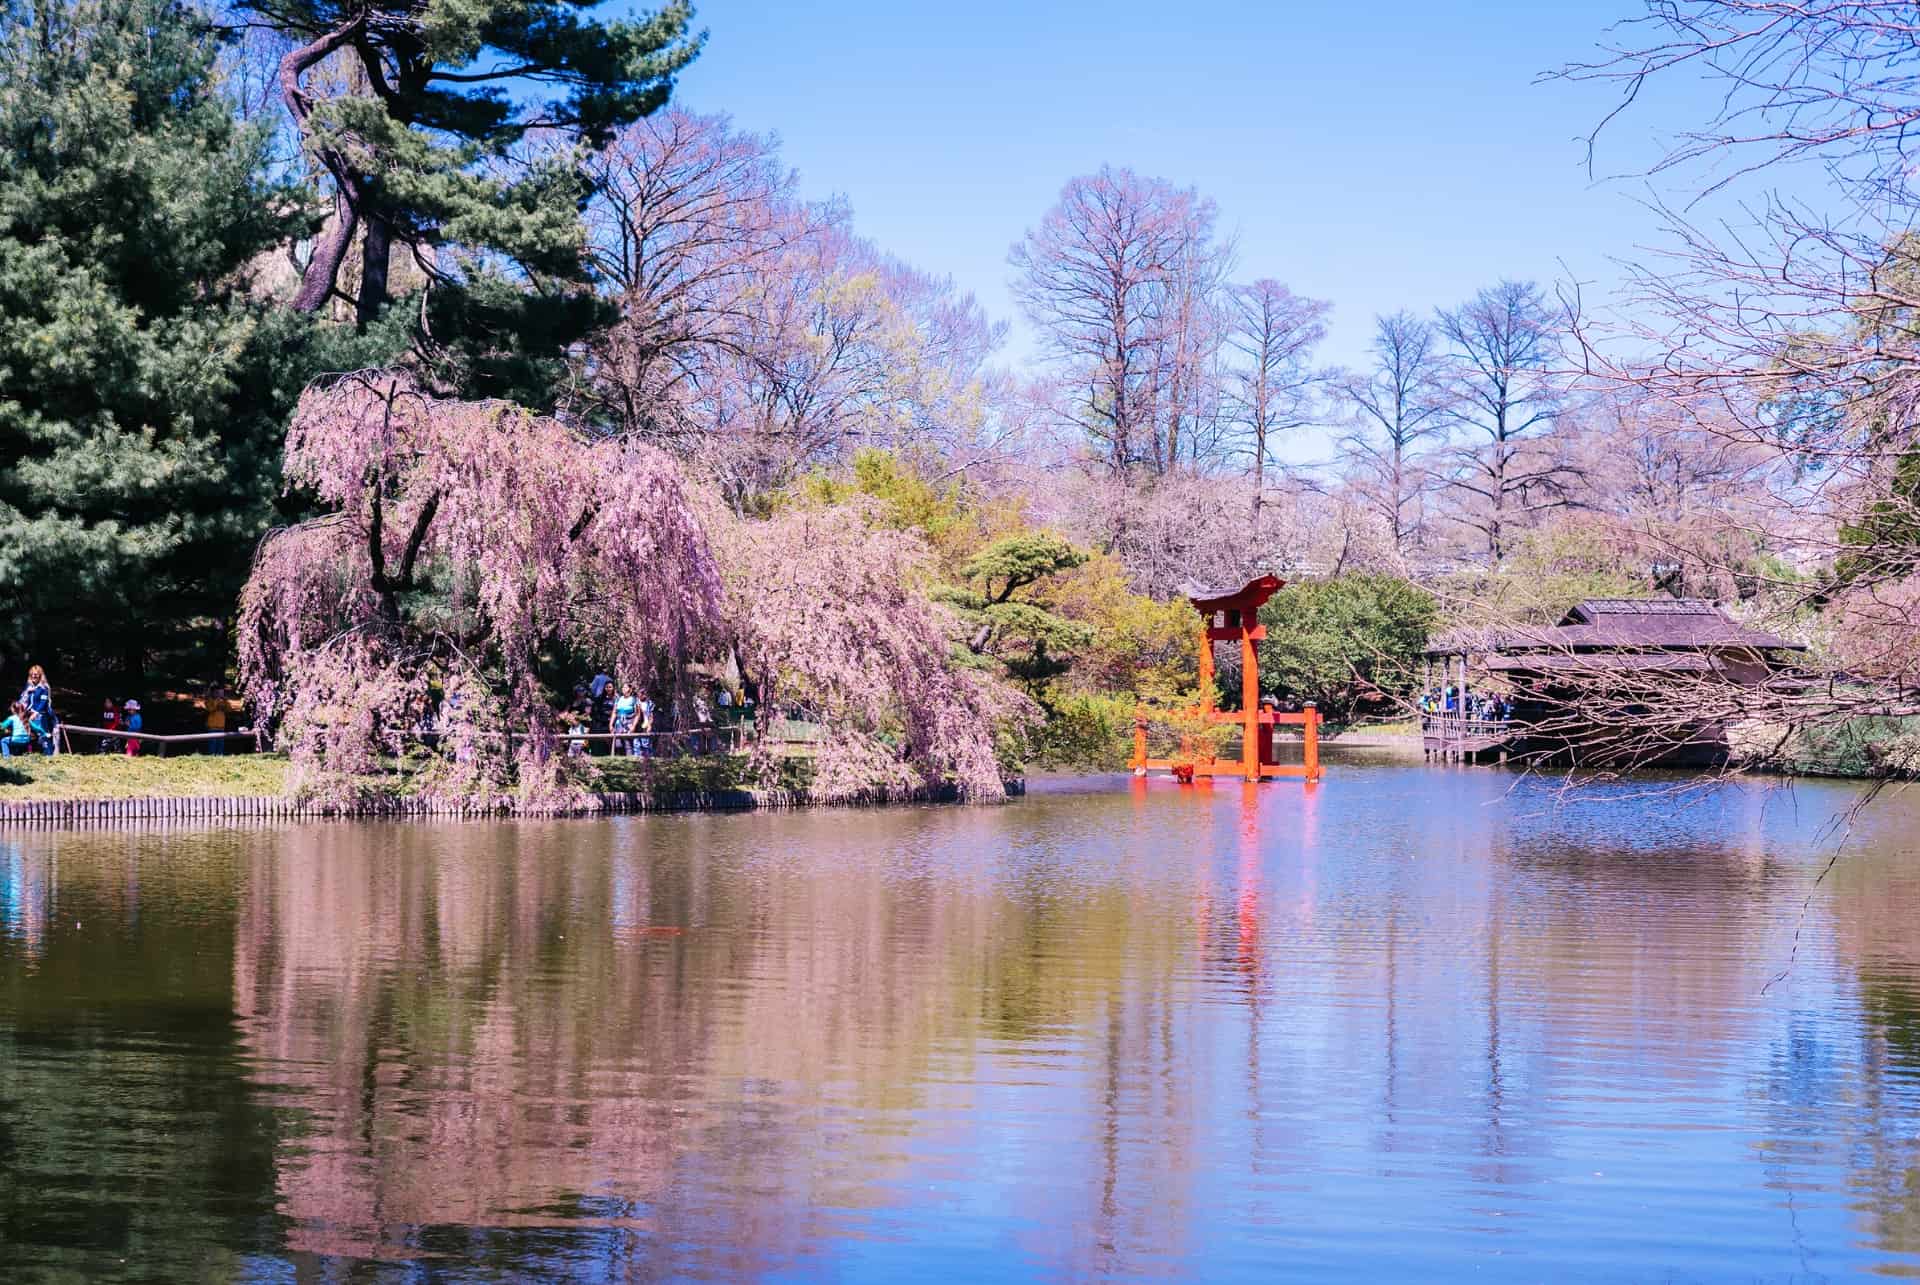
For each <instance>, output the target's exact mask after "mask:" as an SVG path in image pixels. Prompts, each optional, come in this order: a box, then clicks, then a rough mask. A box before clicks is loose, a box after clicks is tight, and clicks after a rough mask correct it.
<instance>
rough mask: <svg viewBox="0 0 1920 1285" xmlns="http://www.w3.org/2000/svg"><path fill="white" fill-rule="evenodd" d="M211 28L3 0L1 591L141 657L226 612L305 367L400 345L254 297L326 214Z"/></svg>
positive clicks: (79, 636) (81, 6)
mask: <svg viewBox="0 0 1920 1285" xmlns="http://www.w3.org/2000/svg"><path fill="white" fill-rule="evenodd" d="M213 43H214V42H213V41H212V40H211V39H210V38H209V32H208V30H207V28H206V26H205V25H204V24H203V23H202V22H200V21H199V20H197V19H195V18H192V17H191V16H190V15H188V14H187V12H186V11H184V10H182V9H180V8H178V7H177V6H174V5H171V4H168V3H166V2H165V0H66V2H65V3H54V4H50V5H43V6H36V7H35V8H33V9H32V10H31V11H27V10H20V9H9V10H6V11H4V12H0V66H4V75H0V610H4V611H5V612H6V614H7V616H8V618H9V620H10V621H11V622H12V624H13V626H14V628H13V629H12V630H11V631H10V634H11V638H12V640H13V641H15V642H17V643H18V644H20V645H22V646H24V647H25V648H27V649H29V650H31V651H32V652H33V653H34V654H35V655H36V656H37V657H48V658H54V659H59V658H70V659H73V660H78V661H80V662H82V663H86V664H89V665H93V664H98V663H100V662H101V661H102V660H104V661H106V662H108V663H110V664H114V665H115V666H116V667H122V668H128V669H132V670H134V671H136V672H137V671H138V670H139V669H140V668H141V667H142V665H143V663H144V661H145V658H146V656H147V655H148V654H150V653H152V652H153V651H155V650H163V649H167V648H170V647H174V646H177V645H181V644H182V643H183V642H184V641H186V640H185V639H184V638H183V637H182V633H181V631H182V629H183V628H184V627H186V626H188V625H190V624H191V623H192V622H193V621H194V620H195V619H196V618H206V617H218V616H224V615H226V614H228V613H229V612H230V611H231V609H232V604H233V601H234V598H235V596H236V594H237V590H238V587H239V585H240V583H241V581H242V580H243V579H244V577H245V572H246V564H247V560H248V558H249V557H250V556H251V553H252V548H253V543H254V540H255V538H256V537H257V536H258V534H259V533H260V531H261V530H263V529H264V527H265V525H266V524H267V522H268V520H269V518H270V517H271V515H272V505H273V503H274V498H275V495H276V492H277V485H276V482H275V479H276V478H277V474H278V462H279V434H280V432H281V429H282V426H283V425H284V423H285V419H286V415H287V412H288V411H289V409H290V408H291V406H292V403H293V400H294V398H295V396H297V393H298V390H299V387H300V385H301V384H303V383H304V382H305V381H306V379H307V378H308V377H309V375H310V374H311V373H312V372H313V370H314V368H315V363H316V362H323V361H332V360H339V359H342V358H347V359H358V358H359V357H361V356H364V355H367V354H369V353H375V352H378V351H379V350H380V349H381V348H382V345H383V343H385V342H386V340H385V337H384V336H383V335H382V334H381V333H380V332H378V331H376V332H374V333H372V334H369V335H366V336H350V337H349V340H350V342H348V343H347V344H345V345H341V344H336V343H335V342H334V339H333V336H331V335H329V334H327V333H326V332H325V331H324V330H323V329H322V328H320V327H318V326H317V325H316V324H315V323H314V322H312V321H310V320H308V319H305V318H298V317H293V316H290V315H288V314H286V313H284V312H280V311H277V310H275V309H272V308H270V307H268V306H266V305H264V304H262V303H259V302H257V301H255V300H252V299H250V298H249V297H248V296H247V293H246V289H245V287H246V284H247V270H248V268H249V266H250V265H251V264H252V263H253V262H254V261H255V260H256V258H257V257H258V256H260V255H262V254H263V253H264V252H265V251H267V250H268V249H269V247H271V246H273V245H275V244H276V243H279V242H282V241H284V240H287V239H289V238H291V237H293V236H295V235H297V234H300V233H302V232H304V231H305V227H306V225H305V222H304V219H303V218H302V217H301V216H300V215H299V213H298V212H299V211H300V210H301V209H302V203H301V202H300V201H299V200H298V199H297V197H296V196H295V195H294V194H293V193H292V192H290V191H289V190H288V189H286V188H284V187H281V186H279V185H276V184H273V183H271V182H269V181H268V180H267V179H266V178H265V177H264V176H265V175H266V173H267V172H268V170H267V161H268V153H267V138H266V136H265V134H264V133H263V132H261V131H258V130H250V129H245V128H242V127H240V126H239V125H237V124H236V122H235V120H234V116H233V112H232V109H231V105H230V104H229V103H228V102H227V101H226V100H225V99H224V98H223V97H221V96H220V95H219V94H218V93H217V92H216V91H215V89H214V87H213V84H212V74H213V48H212V46H213ZM223 665H224V657H221V658H219V659H218V660H216V661H214V662H213V664H212V666H211V667H212V668H214V669H216V670H217V669H218V668H219V667H221V666H223Z"/></svg>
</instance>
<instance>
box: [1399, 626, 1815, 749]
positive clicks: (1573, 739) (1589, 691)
mask: <svg viewBox="0 0 1920 1285" xmlns="http://www.w3.org/2000/svg"><path fill="white" fill-rule="evenodd" d="M1804 650H1805V648H1804V647H1802V646H1801V645H1800V644H1798V643H1794V642H1789V641H1788V640H1787V639H1785V638H1781V637H1779V636H1778V635H1775V634H1771V633H1768V632H1766V631H1764V630H1760V629H1754V628H1751V627H1749V626H1747V625H1743V624H1741V623H1740V622H1738V621H1736V620H1734V619H1733V618H1732V617H1730V616H1729V615H1727V613H1726V612H1724V611H1722V610H1721V609H1720V607H1719V606H1718V605H1716V604H1715V603H1713V602H1711V601H1709V600H1707V599H1704V598H1651V599H1640V598H1590V599H1588V600H1586V601H1585V602H1582V603H1580V604H1579V605H1577V606H1575V607H1574V608H1573V609H1572V610H1571V611H1569V612H1568V613H1567V614H1566V615H1565V616H1564V617H1562V618H1561V620H1560V622H1559V623H1558V624H1556V625H1552V626H1548V627H1544V628H1536V629H1516V630H1510V631H1505V632H1502V633H1498V634H1493V635H1488V636H1482V637H1472V636H1467V635H1454V636H1450V637H1445V638H1441V639H1437V640H1435V641H1434V643H1433V644H1432V645H1431V646H1429V647H1428V648H1427V650H1426V656H1425V662H1426V684H1425V688H1424V690H1426V691H1427V692H1430V693H1437V694H1438V695H1439V697H1440V702H1441V707H1440V708H1435V709H1427V710H1423V711H1422V714H1421V739H1422V744H1423V746H1424V748H1425V749H1426V752H1427V753H1428V755H1429V756H1438V757H1443V758H1461V759H1469V760H1471V759H1476V758H1479V757H1482V756H1484V755H1487V754H1489V753H1495V754H1498V755H1499V756H1500V757H1502V758H1504V757H1506V756H1507V755H1508V754H1509V753H1514V752H1520V753H1525V754H1527V755H1529V756H1530V757H1531V756H1546V755H1557V756H1562V757H1568V758H1571V759H1573V760H1575V761H1580V760H1581V759H1582V758H1583V751H1586V750H1588V749H1591V748H1593V747H1594V746H1596V745H1597V744H1598V743H1599V738H1592V739H1589V738H1584V737H1583V736H1582V734H1581V729H1580V725H1579V724H1580V719H1579V715H1578V711H1579V710H1580V709H1581V707H1582V706H1581V703H1582V702H1583V701H1589V700H1593V699H1605V700H1608V701H1610V702H1614V703H1616V704H1629V705H1630V704H1633V703H1634V701H1635V697H1636V696H1644V697H1649V698H1653V697H1658V696H1659V695H1661V694H1662V693H1663V692H1670V691H1671V690H1672V688H1673V687H1674V686H1676V685H1678V684H1679V683H1680V682H1685V681H1699V680H1700V679H1703V678H1704V679H1711V680H1716V681H1724V682H1729V683H1736V684H1740V685H1754V684H1758V683H1763V682H1769V681H1776V680H1778V679H1779V677H1780V675H1781V674H1782V672H1783V668H1784V661H1785V657H1786V656H1787V654H1788V653H1791V652H1797V651H1804ZM1436 669H1437V672H1438V682H1437V683H1436V682H1435V674H1436ZM1495 693H1497V694H1498V696H1499V699H1500V702H1501V707H1502V709H1503V710H1504V711H1505V716H1504V717H1488V716H1487V714H1486V712H1485V708H1484V702H1476V701H1475V699H1474V697H1475V695H1476V694H1479V695H1482V696H1487V695H1493V694H1495ZM1680 731H1681V734H1680V735H1677V736H1675V737H1674V738H1673V741H1672V743H1671V744H1670V745H1667V746H1664V747H1662V750H1661V752H1660V753H1659V754H1658V755H1649V756H1647V757H1646V759H1645V761H1644V762H1641V763H1640V764H1638V765H1639V766H1653V765H1655V764H1659V765H1665V766H1695V765H1700V764H1705V763H1711V762H1715V761H1720V760H1724V758H1725V757H1726V752H1727V744H1726V736H1725V729H1724V728H1722V727H1719V726H1716V725H1711V724H1707V723H1701V724H1698V725H1695V726H1692V727H1688V728H1684V729H1680ZM1642 748H1643V749H1644V747H1642Z"/></svg>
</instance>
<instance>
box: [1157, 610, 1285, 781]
mask: <svg viewBox="0 0 1920 1285" xmlns="http://www.w3.org/2000/svg"><path fill="white" fill-rule="evenodd" d="M1283 583H1284V582H1283V581H1282V580H1280V579H1279V577H1277V576H1260V577H1258V578H1256V579H1253V580H1249V581H1248V582H1247V583H1246V584H1245V585H1244V586H1242V587H1241V588H1239V589H1236V590H1234V591H1232V592H1230V593H1195V594H1192V595H1190V596H1189V597H1188V599H1187V601H1188V602H1191V603H1192V604H1193V607H1194V610H1195V611H1198V612H1199V613H1200V640H1199V641H1200V656H1199V661H1200V664H1199V672H1200V713H1201V714H1203V715H1204V716H1205V717H1206V718H1207V719H1208V720H1209V721H1211V722H1221V723H1238V724H1240V763H1239V765H1238V772H1237V774H1238V775H1241V776H1244V777H1245V778H1246V779H1247V780H1249V781H1258V780H1261V779H1263V778H1266V777H1273V776H1298V777H1304V778H1305V779H1307V780H1309V781H1317V780H1319V779H1320V711H1319V710H1317V709H1315V708H1314V707H1313V706H1312V705H1308V706H1307V707H1306V709H1305V710H1304V711H1302V712H1301V713H1298V714H1281V713H1276V712H1274V711H1270V710H1263V709H1261V708H1260V656H1259V652H1258V649H1257V648H1256V646H1255V644H1256V643H1258V642H1259V641H1260V640H1261V639H1263V638H1265V637H1266V636H1267V629H1266V626H1265V625H1262V624H1261V623H1260V608H1261V607H1262V606H1263V605H1265V603H1266V601H1267V599H1269V598H1271V597H1272V596H1273V595H1274V594H1275V593H1276V592H1277V591H1278V590H1279V589H1280V587H1281V585H1282V584H1283ZM1216 642H1237V643H1239V644H1240V709H1239V710H1238V711H1237V712H1225V713H1223V712H1221V711H1220V710H1218V709H1216V708H1215V705H1214V690H1213V684H1214V665H1213V644H1215V643H1216ZM1280 723H1286V724H1297V725H1299V727H1300V728H1301V731H1302V733H1303V737H1302V740H1303V744H1302V749H1303V750H1304V751H1305V754H1304V757H1305V762H1304V763H1303V764H1302V765H1301V766H1299V767H1290V766H1289V767H1283V766H1281V765H1280V764H1279V763H1276V762H1272V761H1270V760H1271V758H1272V753H1271V750H1272V729H1273V727H1274V725H1275V724H1280ZM1130 766H1131V767H1132V768H1133V770H1134V772H1135V773H1136V774H1143V773H1145V772H1146V770H1147V769H1148V768H1151V767H1174V766H1175V764H1174V763H1173V761H1172V760H1169V759H1150V758H1148V757H1147V725H1146V720H1145V718H1144V716H1142V717H1139V718H1137V719H1136V720H1135V723H1134V732H1133V761H1132V763H1131V764H1130ZM1178 766H1179V770H1180V771H1189V770H1190V771H1191V774H1192V775H1200V776H1214V775H1217V774H1218V771H1217V765H1216V764H1214V763H1212V762H1207V763H1192V764H1188V763H1185V762H1182V763H1181V764H1180V765H1178Z"/></svg>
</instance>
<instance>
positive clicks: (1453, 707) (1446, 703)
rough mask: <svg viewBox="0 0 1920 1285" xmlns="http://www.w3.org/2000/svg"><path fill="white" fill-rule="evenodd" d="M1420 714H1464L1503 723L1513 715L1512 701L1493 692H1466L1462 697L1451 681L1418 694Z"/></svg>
mask: <svg viewBox="0 0 1920 1285" xmlns="http://www.w3.org/2000/svg"><path fill="white" fill-rule="evenodd" d="M1420 712H1421V713H1422V714H1465V715H1466V717H1468V718H1470V719H1476V720H1478V721H1480V722H1485V723H1504V722H1506V721H1507V720H1508V719H1510V718H1512V717H1513V702H1512V701H1511V700H1508V699H1507V698H1506V697H1505V696H1502V695H1500V694H1498V693H1494V692H1468V693H1467V694H1466V696H1465V697H1464V698H1463V697H1462V696H1461V694H1460V689H1459V688H1458V687H1456V686H1455V685H1454V684H1452V683H1448V684H1447V685H1446V686H1445V687H1436V688H1433V689H1431V690H1429V691H1425V692H1422V693H1421V694H1420Z"/></svg>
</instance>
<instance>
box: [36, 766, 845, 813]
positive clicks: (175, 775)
mask: <svg viewBox="0 0 1920 1285" xmlns="http://www.w3.org/2000/svg"><path fill="white" fill-rule="evenodd" d="M593 763H594V765H595V766H597V767H599V768H600V769H601V775H602V777H603V779H602V781H601V783H600V784H599V786H598V787H597V788H599V789H602V790H634V791H639V792H642V793H646V794H653V795H659V796H667V795H677V794H710V793H717V792H720V791H725V790H738V789H743V788H746V786H747V785H748V782H747V781H746V780H745V771H746V766H747V762H746V759H745V758H743V757H741V756H737V755H716V756H714V757H711V758H674V759H659V760H651V761H648V760H641V759H615V758H595V759H594V760H593ZM809 766H810V765H809V764H808V763H806V762H805V761H804V760H798V759H790V760H788V761H787V762H786V763H784V764H783V765H782V771H781V773H780V780H779V782H778V788H781V789H786V790H792V791H796V792H797V791H800V790H804V789H805V788H806V783H807V777H808V768H809ZM288 767H289V765H288V763H287V760H286V758H285V756H283V755H279V754H235V755H229V756H227V757H225V758H216V757H213V756H211V755H203V754H191V755H179V756H176V757H170V758H159V757H157V756H143V757H140V758H128V757H126V756H125V755H123V754H60V755H56V756H55V757H53V758H50V759H49V758H41V757H39V756H38V755H36V756H34V757H32V758H16V759H6V760H4V761H0V803H49V802H55V801H61V800H67V799H187V798H210V797H219V798H238V797H245V798H256V797H275V796H279V795H283V794H285V793H286V791H287V775H288ZM389 785H390V790H391V793H392V794H394V795H395V796H396V797H404V796H406V795H408V794H410V793H412V790H411V789H410V788H409V787H410V785H411V779H410V778H409V777H407V776H403V775H396V776H394V777H392V778H390V780H389Z"/></svg>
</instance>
